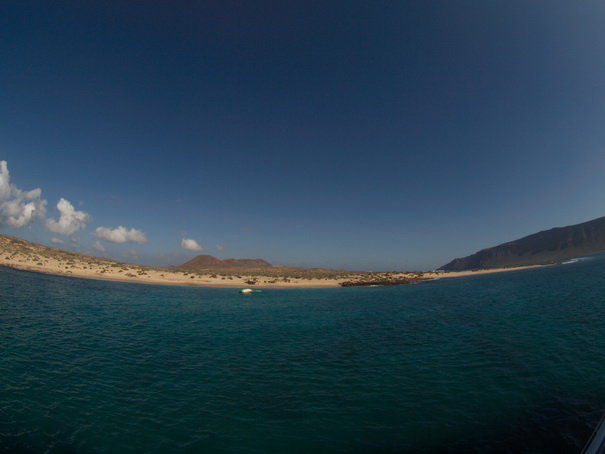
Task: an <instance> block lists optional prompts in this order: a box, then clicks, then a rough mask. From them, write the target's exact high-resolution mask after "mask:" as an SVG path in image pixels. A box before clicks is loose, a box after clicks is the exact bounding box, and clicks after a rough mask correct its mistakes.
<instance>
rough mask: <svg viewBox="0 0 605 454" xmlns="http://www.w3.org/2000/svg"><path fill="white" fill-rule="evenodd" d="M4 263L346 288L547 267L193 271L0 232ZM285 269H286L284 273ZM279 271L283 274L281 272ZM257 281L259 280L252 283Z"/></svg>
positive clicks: (105, 276) (189, 281)
mask: <svg viewBox="0 0 605 454" xmlns="http://www.w3.org/2000/svg"><path fill="white" fill-rule="evenodd" d="M0 266H4V267H9V268H14V269H19V270H24V271H33V272H38V273H44V274H51V275H56V276H71V277H78V278H84V279H97V280H107V281H116V282H131V283H138V284H155V285H176V286H188V287H225V288H246V287H251V288H258V289H270V288H280V289H287V288H335V287H343V286H368V285H398V284H407V283H414V282H421V281H426V280H432V279H444V278H453V277H462V276H471V275H477V274H488V273H498V272H505V271H512V270H520V269H526V268H536V267H540V266H545V265H527V266H519V267H509V268H493V269H485V270H472V271H413V272H404V271H402V272H384V273H381V272H371V273H370V272H351V271H342V272H339V271H329V270H321V271H316V272H313V270H305V272H302V271H301V270H299V269H294V268H285V267H272V268H269V269H255V270H250V269H241V270H240V269H230V270H220V271H219V270H200V271H191V270H183V269H178V268H159V267H151V266H144V265H133V264H128V263H122V262H115V261H113V260H110V259H106V258H99V257H93V256H88V255H83V254H77V253H73V252H68V251H64V250H61V249H57V248H52V247H48V246H43V245H39V244H35V243H30V242H28V241H25V240H21V239H19V238H14V237H9V236H6V235H1V236H0ZM282 270H284V271H282ZM278 271H279V273H278ZM253 282H254V283H253Z"/></svg>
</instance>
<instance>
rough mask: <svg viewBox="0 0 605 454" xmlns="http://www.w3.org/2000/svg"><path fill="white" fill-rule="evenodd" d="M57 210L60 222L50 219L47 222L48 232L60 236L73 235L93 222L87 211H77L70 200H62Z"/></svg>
mask: <svg viewBox="0 0 605 454" xmlns="http://www.w3.org/2000/svg"><path fill="white" fill-rule="evenodd" d="M57 209H58V210H59V213H61V216H60V217H59V220H58V221H56V220H54V219H48V220H47V221H46V230H48V231H49V232H53V233H58V234H59V235H65V236H69V235H73V234H74V233H76V232H77V231H78V230H82V229H83V228H84V227H86V224H87V223H89V222H90V221H92V216H91V215H90V214H88V213H87V212H85V211H76V210H75V209H74V206H73V205H72V204H71V203H70V202H69V200H65V199H63V198H62V199H61V200H59V203H57Z"/></svg>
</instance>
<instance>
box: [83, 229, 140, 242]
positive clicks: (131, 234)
mask: <svg viewBox="0 0 605 454" xmlns="http://www.w3.org/2000/svg"><path fill="white" fill-rule="evenodd" d="M92 234H93V235H94V236H96V237H97V238H100V239H102V240H105V241H111V242H112V243H138V244H143V243H147V237H146V236H145V233H144V232H143V231H141V230H138V229H134V228H133V229H130V230H128V229H127V228H126V227H122V226H119V227H116V228H115V229H110V228H107V227H97V228H96V229H95V231H94V232H93V233H92Z"/></svg>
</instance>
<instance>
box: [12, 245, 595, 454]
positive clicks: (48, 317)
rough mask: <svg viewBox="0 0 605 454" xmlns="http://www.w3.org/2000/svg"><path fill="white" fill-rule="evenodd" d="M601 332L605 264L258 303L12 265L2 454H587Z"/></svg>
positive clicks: (273, 295) (280, 294)
mask: <svg viewBox="0 0 605 454" xmlns="http://www.w3.org/2000/svg"><path fill="white" fill-rule="evenodd" d="M604 334H605V255H595V256H591V257H589V258H587V259H585V260H581V261H579V262H577V263H573V264H567V265H556V266H551V267H547V268H540V269H533V270H525V271H512V272H507V273H501V274H494V275H483V276H473V277H469V278H456V279H444V280H440V281H431V282H426V283H422V284H418V285H410V286H401V287H378V288H343V289H329V290H308V289H307V290H267V291H265V292H263V293H260V294H252V295H241V294H239V293H238V292H237V290H230V289H209V288H179V287H162V286H150V285H136V284H121V283H111V282H103V281H92V280H90V281H88V280H81V279H74V278H65V277H54V276H46V275H40V274H34V273H27V272H21V271H15V270H10V269H3V268H0V348H1V357H0V452H2V453H176V452H185V453H309V452H311V453H317V454H319V453H430V454H434V453H467V452H476V453H484V452H485V453H525V452H527V453H529V452H532V453H578V452H579V451H580V450H581V448H582V446H583V444H584V442H585V441H586V440H587V439H588V437H589V436H590V433H591V431H592V429H593V428H594V425H595V424H596V423H597V422H598V420H599V418H600V416H601V412H602V410H603V409H604V408H605V360H604V358H603V356H604V352H605V336H604Z"/></svg>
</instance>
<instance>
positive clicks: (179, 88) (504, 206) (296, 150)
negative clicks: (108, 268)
mask: <svg viewBox="0 0 605 454" xmlns="http://www.w3.org/2000/svg"><path fill="white" fill-rule="evenodd" d="M603 24H605V5H604V4H603V3H602V2H601V1H581V2H578V1H551V0H549V1H531V2H529V1H527V0H522V1H521V0H520V1H516V0H506V1H504V0H503V1H479V0H477V1H451V0H448V1H445V0H444V1H426V0H418V1H375V2H368V1H357V0H348V1H330V0H323V1H299V0H297V1H287V0H266V1H263V0H255V1H225V0H223V1H220V2H217V1H166V0H158V1H150V0H145V1H143V0H140V1H135V0H129V1H108V0H104V1H64V2H49V1H28V0H7V1H3V2H2V3H0V52H1V54H0V57H1V64H0V160H3V161H6V163H7V166H6V168H7V169H8V172H10V185H9V184H8V181H7V178H6V176H7V173H6V172H5V173H4V177H3V178H4V179H3V181H4V188H5V189H4V192H2V187H1V186H0V203H1V205H0V232H2V233H7V234H12V235H16V236H20V237H23V238H26V239H29V240H34V241H39V242H42V243H44V244H59V246H60V247H64V248H67V249H72V250H78V251H81V252H86V253H95V254H100V255H107V256H109V257H111V258H116V259H120V260H128V261H135V262H139V263H146V264H153V265H170V264H179V263H182V262H184V261H185V260H188V259H189V258H191V257H193V256H195V255H196V254H199V253H208V254H212V255H215V256H217V257H219V258H228V257H236V258H244V257H260V258H264V259H266V260H268V261H270V262H271V263H274V264H283V265H292V266H298V265H300V266H308V267H314V266H323V267H331V268H348V269H364V270H366V269H373V270H390V269H431V268H436V267H439V266H441V265H443V264H445V263H446V262H448V261H450V260H451V259H453V258H455V257H460V256H465V255H468V254H471V253H473V252H476V251H477V250H479V249H481V248H484V247H489V246H494V245H497V244H500V243H502V242H505V241H509V240H513V239H516V238H519V237H521V236H524V235H527V234H531V233H534V232H536V231H539V230H544V229H548V228H551V227H555V226H563V225H569V224H575V223H579V222H583V221H588V220H591V219H594V218H597V217H600V216H603V215H605V204H604V195H605V177H604V176H605V84H604V83H603V81H605V26H604V25H603ZM7 188H8V189H7ZM36 188H39V189H41V194H39V195H38V194H33V193H32V194H29V195H27V194H24V193H25V192H27V191H31V190H33V189H36ZM27 196H29V198H28V197H27ZM61 199H63V200H64V202H63V203H62V205H61V210H60V209H59V208H58V207H57V204H58V202H59V201H60V200H61ZM45 201H46V205H45V210H44V202H45ZM28 203H29V204H30V205H29V206H30V207H36V209H37V211H36V210H34V212H32V211H31V210H30V211H29V212H27V210H26V207H27V206H28ZM70 207H71V208H70ZM11 210H12V211H11ZM19 210H21V211H19ZM24 210H25V211H24ZM60 211H61V212H60ZM11 213H12V216H13V217H12V218H11V217H10V216H11ZM24 213H29V218H28V217H27V216H25V217H23V216H22V217H21V218H20V219H21V222H19V221H18V219H17V218H18V216H17V215H19V214H24ZM36 213H37V214H36ZM120 226H122V227H124V228H123V229H120V230H115V229H117V228H118V227H120ZM184 239H189V240H195V241H196V242H197V244H199V245H200V246H203V248H204V250H203V251H189V250H185V249H184V248H183V247H182V245H183V244H184V245H187V244H189V245H192V244H193V245H194V246H195V243H193V242H189V243H182V241H183V240H184ZM116 241H123V242H122V243H116ZM61 242H62V243H61ZM217 245H219V246H220V247H218V248H217ZM95 248H96V249H95ZM101 251H103V252H101Z"/></svg>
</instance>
